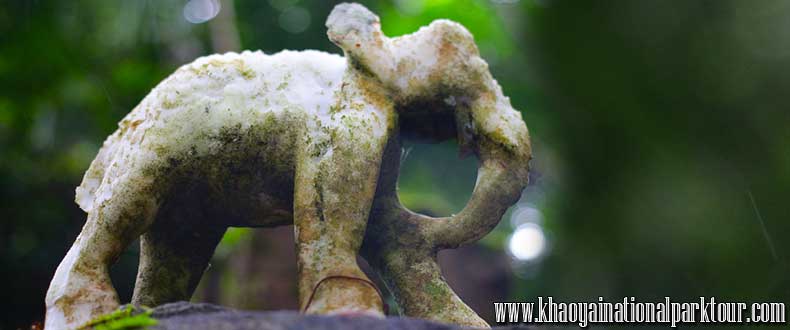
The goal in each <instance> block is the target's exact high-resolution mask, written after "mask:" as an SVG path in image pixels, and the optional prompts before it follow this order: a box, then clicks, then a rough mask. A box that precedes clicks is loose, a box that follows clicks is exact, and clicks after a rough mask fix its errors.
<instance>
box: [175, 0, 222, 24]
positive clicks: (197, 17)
mask: <svg viewBox="0 0 790 330" xmlns="http://www.w3.org/2000/svg"><path fill="white" fill-rule="evenodd" d="M220 8H222V6H221V5H220V4H219V0H189V2H187V4H186V5H184V18H186V20H187V21H189V22H190V23H194V24H200V23H205V22H208V21H209V20H211V19H212V18H214V17H216V16H217V14H219V10H220Z"/></svg>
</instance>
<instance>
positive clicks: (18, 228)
mask: <svg viewBox="0 0 790 330" xmlns="http://www.w3.org/2000/svg"><path fill="white" fill-rule="evenodd" d="M185 3H186V1H175V0H167V1H100V0H85V1H57V0H48V1H47V0H36V1H22V0H18V1H14V0H12V1H5V2H2V3H0V214H2V218H3V221H0V263H1V264H2V268H1V269H0V276H1V278H2V279H3V280H4V281H3V283H6V285H5V288H4V289H3V290H0V304H2V310H3V311H4V315H8V316H10V317H3V319H2V321H0V329H5V328H16V327H24V326H27V325H29V324H30V323H31V322H32V321H36V320H41V319H42V317H43V296H44V292H45V290H46V287H47V285H48V282H49V279H50V277H51V276H52V273H53V272H54V269H55V267H56V265H57V263H58V262H59V260H60V259H61V258H62V256H63V255H64V254H65V252H66V250H67V249H68V247H69V245H70V244H71V243H72V242H73V240H74V238H75V237H76V235H77V233H78V231H79V228H80V227H81V225H82V223H83V222H84V214H83V213H82V211H81V210H79V209H78V208H77V207H76V205H75V204H74V203H73V189H74V187H75V186H76V185H78V184H79V182H80V180H81V175H82V172H83V171H84V170H85V169H86V168H87V166H88V164H89V162H90V161H91V159H92V158H93V157H94V155H95V152H96V150H98V147H99V146H100V145H101V141H102V140H103V139H104V138H105V137H106V136H107V135H108V134H110V133H111V132H112V131H113V130H114V129H115V127H116V123H117V121H118V120H119V119H120V118H122V116H124V115H125V114H126V113H127V112H128V111H129V110H130V109H132V108H133V107H134V106H135V105H136V104H137V103H138V102H139V101H140V100H141V99H142V97H144V96H145V95H146V94H147V93H148V92H149V91H150V89H151V88H152V87H154V86H155V85H156V84H157V83H158V82H159V81H161V80H162V79H163V78H164V77H166V76H167V75H168V74H169V73H170V72H172V71H174V70H175V68H177V67H178V66H179V65H181V64H183V63H186V62H189V61H191V60H193V59H194V58H195V57H197V56H200V55H205V54H210V53H214V52H217V51H224V50H225V49H221V48H222V47H221V46H218V45H221V43H219V41H223V40H224V39H223V38H227V39H229V40H232V39H233V38H237V40H239V41H240V45H241V47H242V48H244V49H261V50H263V51H265V52H267V53H271V52H275V51H278V50H280V49H306V48H312V49H320V50H326V51H331V52H338V50H337V49H336V48H335V47H334V46H333V45H332V44H331V43H329V41H328V40H327V39H326V37H325V34H324V33H325V31H324V29H325V28H324V27H323V20H324V18H325V17H326V15H327V14H328V12H329V11H330V10H331V8H332V6H333V3H331V2H325V1H317V0H315V1H306V0H304V1H299V0H270V1H252V0H237V1H233V2H231V1H223V5H225V6H226V8H227V6H228V4H232V8H233V9H235V13H236V14H235V17H233V18H232V19H233V21H232V23H233V26H234V27H235V29H236V31H237V34H234V32H231V33H230V34H229V33H228V32H227V31H225V30H223V29H221V28H219V27H221V26H219V23H217V22H216V21H217V20H218V19H215V21H211V22H209V23H206V24H190V23H188V22H187V21H186V20H185V19H184V17H183V15H182V8H183V6H184V4H185ZM363 3H365V4H366V5H368V6H369V7H370V8H371V9H373V10H374V11H375V12H377V13H379V14H380V16H381V18H382V27H383V28H384V30H385V32H386V33H387V34H389V35H399V34H403V33H408V32H411V31H414V30H416V29H417V28H418V27H420V26H422V25H425V24H427V23H429V22H430V21H431V20H432V19H436V18H449V19H453V20H456V21H459V22H461V23H463V24H464V25H465V26H466V27H467V28H469V29H470V30H471V31H472V32H473V34H474V35H475V36H476V40H477V42H478V44H479V46H480V49H481V53H482V54H483V57H484V58H485V59H486V60H487V61H488V62H489V64H490V65H491V70H492V72H493V73H494V76H495V77H497V79H498V80H499V82H500V84H501V85H502V87H503V89H504V92H505V94H506V95H508V96H510V97H511V102H512V103H513V105H514V106H515V107H516V108H517V109H519V110H521V111H522V113H523V115H524V119H525V121H526V122H527V124H528V126H529V127H530V131H531V132H532V136H533V143H534V151H535V160H534V161H533V164H532V167H533V169H534V173H535V174H534V177H533V183H532V184H533V186H532V187H530V188H529V189H528V192H527V193H525V195H524V198H523V200H522V203H529V204H531V205H534V206H536V207H537V208H538V209H539V210H541V211H542V212H543V222H542V223H541V225H542V226H543V228H544V230H545V231H546V232H547V234H548V237H549V239H550V241H549V242H550V249H549V250H548V253H547V254H546V255H545V256H544V257H543V258H542V259H540V261H539V262H536V263H531V264H527V265H517V267H522V268H526V269H521V270H519V269H516V273H517V274H519V276H523V278H520V279H518V280H514V281H512V282H509V283H510V284H511V286H510V292H511V298H512V300H526V299H530V298H531V297H533V296H535V295H544V296H548V295H552V296H555V297H559V298H562V299H568V300H571V299H572V300H592V299H595V298H596V297H597V296H599V295H600V296H604V297H606V298H607V299H617V298H619V297H622V296H637V297H640V299H643V300H646V299H660V298H662V297H663V296H672V297H673V298H674V299H676V300H679V299H684V298H695V297H698V296H701V295H705V296H716V297H717V298H721V299H732V300H746V301H764V300H772V301H783V302H788V301H789V300H790V299H788V298H790V282H788V281H789V280H790V274H788V264H787V257H788V252H789V251H790V240H788V239H787V238H788V237H790V222H788V221H787V220H788V217H790V203H788V196H790V100H788V97H787V91H789V90H790V33H789V32H788V31H790V19H788V17H790V4H788V3H787V2H784V1H771V0H769V1H760V2H746V1H736V0H732V1H638V2H635V1H608V2H592V1H586V2H566V1H558V0H521V1H516V0H512V1H504V0H501V1H492V2H489V1H482V0H480V1H475V0H463V1H450V0H397V1H377V2H373V1H363ZM294 8H299V9H300V10H304V11H306V12H307V13H308V16H307V17H308V20H307V25H306V26H300V27H299V28H300V29H301V30H302V32H300V33H297V34H292V33H289V32H286V31H285V30H284V29H283V27H282V26H283V24H284V22H286V23H288V22H290V23H288V24H291V25H290V26H292V24H294V22H292V21H289V19H292V16H289V15H286V14H285V13H286V12H289V10H291V9H294ZM304 11H300V12H301V13H304ZM290 12H291V13H292V12H293V10H291V11H290ZM299 17H301V18H302V19H303V18H304V15H303V14H302V15H301V16H299ZM299 22H302V24H303V21H299ZM223 31H224V32H223ZM406 148H407V149H408V150H410V151H409V155H408V156H407V157H406V158H405V160H404V168H403V173H402V177H401V180H400V191H399V193H400V196H401V198H402V199H403V201H404V202H405V203H406V205H408V206H410V207H411V208H413V209H415V210H419V211H421V212H424V213H432V214H438V215H447V214H451V213H453V212H457V211H458V210H460V209H461V208H462V207H463V205H464V203H465V199H466V198H467V197H468V195H469V193H470V191H471V189H472V187H473V185H474V172H475V167H474V160H473V159H466V160H462V161H458V160H457V159H456V151H455V149H454V146H453V144H452V143H447V144H441V145H433V146H424V145H407V146H406ZM509 217H510V214H509V215H508V216H507V217H506V219H505V221H503V222H502V224H501V225H500V226H499V227H498V228H497V229H496V230H495V232H494V233H492V234H491V235H489V236H488V237H487V238H486V239H484V241H483V245H484V246H485V247H486V248H490V249H494V250H502V249H504V248H505V246H506V243H507V238H508V235H509V233H510V232H511V231H512V229H513V228H512V227H511V224H510V222H509V221H508V218H509ZM246 232H248V231H246V230H234V231H231V232H229V235H228V236H226V238H225V240H224V241H223V245H222V246H221V247H220V250H219V252H220V253H230V251H232V247H233V246H234V242H237V243H238V242H240V241H243V240H244V236H245V235H246V234H245V233H246ZM135 254H136V250H135V248H132V249H131V250H130V251H129V252H128V253H127V254H126V255H124V257H123V258H121V262H120V264H119V265H118V266H116V267H115V268H114V269H113V279H114V281H115V284H116V287H117V288H118V290H119V293H120V294H121V297H122V298H124V299H128V296H129V295H130V292H131V286H132V283H133V282H134V276H135V268H136V260H135ZM511 275H512V274H511Z"/></svg>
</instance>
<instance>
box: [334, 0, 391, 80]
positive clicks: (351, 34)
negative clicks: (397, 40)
mask: <svg viewBox="0 0 790 330" xmlns="http://www.w3.org/2000/svg"><path fill="white" fill-rule="evenodd" d="M326 28H327V31H326V34H327V36H328V37H329V40H331V41H332V42H333V43H334V44H335V45H337V46H338V47H340V48H341V49H343V52H344V53H345V54H346V57H347V58H348V60H349V64H350V65H354V66H357V67H358V68H360V69H362V70H364V71H368V72H371V73H373V74H374V75H377V76H379V77H381V75H382V74H383V75H389V74H390V73H391V72H392V69H393V67H394V65H393V62H394V60H393V58H392V56H391V54H390V51H389V46H390V39H389V38H387V37H386V36H385V35H384V33H383V32H381V23H380V21H379V17H378V16H376V14H373V13H372V12H371V11H370V10H368V9H367V8H365V7H364V6H362V5H360V4H357V3H342V4H339V5H337V6H335V8H334V9H332V12H331V13H330V14H329V17H328V18H327V20H326Z"/></svg>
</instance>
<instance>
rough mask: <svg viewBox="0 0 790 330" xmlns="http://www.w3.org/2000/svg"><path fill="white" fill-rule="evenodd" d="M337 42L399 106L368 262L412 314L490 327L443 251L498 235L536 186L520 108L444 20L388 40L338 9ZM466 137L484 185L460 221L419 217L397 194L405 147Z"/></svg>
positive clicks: (359, 15)
mask: <svg viewBox="0 0 790 330" xmlns="http://www.w3.org/2000/svg"><path fill="white" fill-rule="evenodd" d="M327 27H328V35H329V38H330V39H331V40H332V41H333V42H334V43H335V44H337V45H338V46H340V47H341V48H343V50H344V52H345V54H346V56H347V57H348V58H349V62H350V64H351V65H352V66H355V67H356V68H357V69H358V71H359V72H360V74H364V75H367V76H370V77H372V78H374V79H377V80H378V81H379V82H380V84H376V85H377V86H386V87H385V88H386V89H387V90H388V93H387V94H388V95H389V96H390V97H391V98H392V99H393V101H394V102H395V105H396V108H397V112H398V117H399V130H398V133H399V134H398V136H395V137H392V138H391V139H390V141H389V143H388V146H387V150H386V151H385V155H384V159H383V161H382V169H381V172H380V176H379V183H378V189H377V193H376V200H375V202H374V206H373V209H372V211H371V217H370V221H369V223H368V231H367V234H366V237H365V246H364V247H363V255H364V256H365V258H366V259H367V260H368V261H369V262H370V263H371V264H372V265H373V266H374V268H376V269H377V270H378V271H379V273H380V274H381V275H382V277H383V278H384V280H385V281H386V282H387V284H388V287H389V289H390V290H391V291H392V292H393V294H394V295H395V297H396V299H397V300H398V303H399V305H400V306H401V308H402V309H403V311H404V313H405V314H407V315H408V316H415V317H421V318H428V319H434V320H438V321H443V322H451V323H458V324H463V325H469V326H487V324H486V323H485V322H484V321H483V320H482V319H480V318H479V317H478V316H477V315H476V314H475V313H474V312H473V311H472V310H471V309H470V308H469V307H468V306H466V305H465V304H463V302H461V300H460V299H459V298H458V297H457V296H456V295H455V293H453V292H452V289H450V287H449V286H448V285H447V284H446V283H445V281H444V279H443V278H442V277H441V272H440V270H439V267H438V265H437V264H436V252H437V251H438V250H440V249H445V248H455V247H458V246H460V245H463V244H467V243H471V242H475V241H477V240H479V239H480V238H482V237H483V236H484V235H485V234H487V233H488V232H489V231H491V230H492V229H493V228H494V227H495V226H496V225H497V224H498V223H499V220H500V219H501V218H502V216H503V214H504V213H505V211H506V210H507V208H508V207H510V206H511V205H512V204H513V203H515V202H516V200H517V199H518V198H519V196H520V193H521V191H522V190H523V188H524V187H525V186H526V185H527V180H528V163H529V160H530V158H531V148H530V141H529V135H528V131H527V127H526V125H525V124H524V121H523V120H522V118H521V114H520V113H519V112H518V111H516V110H515V109H513V107H512V106H511V105H510V101H509V99H508V98H507V97H505V96H504V95H503V93H502V89H501V87H500V86H499V85H498V84H497V82H496V80H494V79H493V77H492V76H491V74H490V72H489V71H488V65H487V64H486V62H485V61H484V60H483V59H482V58H481V57H480V55H479V52H478V49H477V46H476V45H475V43H474V39H473V37H472V35H471V34H470V33H469V32H468V31H467V30H466V29H465V28H464V27H463V26H461V25H460V24H457V23H454V22H451V21H447V20H438V21H434V22H433V23H431V24H430V25H429V26H427V27H424V28H422V29H420V30H419V31H417V32H415V33H413V34H409V35H405V36H401V37H397V38H388V37H386V36H384V34H383V33H382V32H381V29H380V23H379V19H378V17H376V16H375V15H374V14H373V13H371V12H370V11H368V10H367V9H366V8H364V7H362V6H360V5H357V4H344V5H340V6H338V7H336V8H335V10H334V11H333V12H332V14H331V15H330V17H329V19H328V21H327ZM415 137H416V138H421V139H428V140H434V141H441V140H445V139H450V138H453V137H454V138H456V139H457V140H458V142H459V145H460V146H461V151H462V153H464V154H466V153H473V154H474V155H476V156H477V158H478V160H479V169H478V174H477V182H476V184H475V188H474V191H473V193H472V196H471V198H470V199H469V201H468V203H467V205H466V207H464V209H463V210H462V211H461V212H460V213H458V214H457V215H454V216H451V217H444V218H433V217H428V216H424V215H420V214H417V213H414V212H411V211H409V210H408V209H406V208H405V207H404V206H402V205H401V203H400V201H399V200H398V196H397V193H396V185H397V177H398V171H399V163H400V153H401V148H400V144H399V139H401V138H405V139H408V138H415Z"/></svg>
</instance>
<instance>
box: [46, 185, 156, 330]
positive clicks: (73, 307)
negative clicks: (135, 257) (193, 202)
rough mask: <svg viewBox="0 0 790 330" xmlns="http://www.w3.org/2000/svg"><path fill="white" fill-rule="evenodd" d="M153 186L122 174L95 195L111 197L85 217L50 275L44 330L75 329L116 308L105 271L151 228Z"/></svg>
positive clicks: (154, 196)
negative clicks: (56, 267)
mask: <svg viewBox="0 0 790 330" xmlns="http://www.w3.org/2000/svg"><path fill="white" fill-rule="evenodd" d="M155 187H157V186H156V183H155V181H154V180H149V179H148V178H145V177H144V176H135V175H133V174H127V175H124V176H120V177H118V178H117V179H116V181H115V182H113V183H112V184H107V185H106V187H103V188H100V190H99V191H97V194H104V195H105V196H111V197H110V198H107V199H106V200H103V201H99V202H97V203H95V205H94V206H93V209H91V210H90V211H89V212H88V220H87V222H86V223H85V226H83V228H82V232H80V235H79V236H78V237H77V240H76V241H75V242H74V245H73V246H72V247H71V249H69V252H68V253H67V254H66V257H65V258H64V259H63V261H62V262H61V263H60V265H59V266H58V269H57V270H56V271H55V276H54V277H53V279H52V282H51V283H50V286H49V290H48V291H47V297H46V306H47V315H46V323H45V326H46V329H47V330H57V329H73V328H77V327H79V326H80V325H82V324H84V323H85V322H87V321H90V320H91V319H93V318H95V317H96V316H99V315H102V314H105V313H108V312H111V311H113V310H115V309H116V308H117V307H118V305H119V302H118V295H117V293H116V292H115V289H114V288H113V286H112V283H111V281H110V275H109V272H108V270H109V267H110V265H111V264H112V263H114V262H115V261H116V260H117V258H118V256H119V255H120V254H121V253H122V252H123V250H124V249H125V248H126V247H127V246H128V245H129V244H130V243H131V242H133V241H134V240H135V239H136V238H137V237H139V236H140V234H142V233H143V232H145V231H146V230H147V229H148V227H149V226H150V224H151V222H152V220H153V218H154V215H155V213H156V211H157V207H158V202H157V197H156V196H157V195H158V194H157V193H156V188H155ZM102 189H107V191H103V190H102ZM110 189H111V191H109V190H110Z"/></svg>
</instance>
